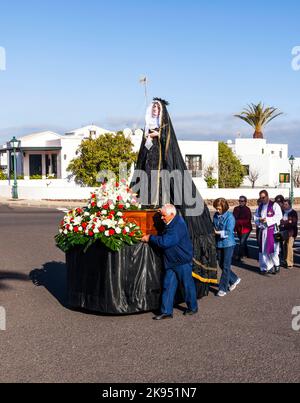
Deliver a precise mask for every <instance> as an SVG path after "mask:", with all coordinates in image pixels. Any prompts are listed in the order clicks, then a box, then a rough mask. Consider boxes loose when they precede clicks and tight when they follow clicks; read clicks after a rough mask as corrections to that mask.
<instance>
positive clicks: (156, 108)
mask: <svg viewBox="0 0 300 403" xmlns="http://www.w3.org/2000/svg"><path fill="white" fill-rule="evenodd" d="M159 116H160V105H159V104H158V103H157V102H156V103H155V104H153V108H152V117H154V118H159Z"/></svg>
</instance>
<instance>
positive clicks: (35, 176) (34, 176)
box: [30, 175, 43, 180]
mask: <svg viewBox="0 0 300 403" xmlns="http://www.w3.org/2000/svg"><path fill="white" fill-rule="evenodd" d="M30 179H31V180H41V179H43V177H42V175H32V176H31V177H30Z"/></svg>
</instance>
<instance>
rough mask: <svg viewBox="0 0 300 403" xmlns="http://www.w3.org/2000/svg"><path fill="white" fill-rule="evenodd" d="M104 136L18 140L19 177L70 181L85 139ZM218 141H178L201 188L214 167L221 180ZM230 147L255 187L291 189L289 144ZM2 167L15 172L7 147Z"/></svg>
mask: <svg viewBox="0 0 300 403" xmlns="http://www.w3.org/2000/svg"><path fill="white" fill-rule="evenodd" d="M105 133H112V132H111V131H110V130H107V129H103V128H100V127H97V126H94V125H91V126H86V127H82V128H80V129H75V130H72V131H70V132H67V133H66V134H64V135H61V134H57V133H54V132H51V131H45V132H41V133H33V134H29V135H26V136H23V137H21V138H19V140H20V141H21V148H20V150H18V155H17V172H18V175H20V176H24V180H25V181H28V180H30V178H34V179H38V178H40V179H49V178H52V177H54V178H57V179H62V180H67V178H68V176H69V175H70V173H69V172H68V171H67V168H68V166H69V164H70V162H71V161H72V160H73V159H74V158H76V153H77V150H78V148H79V146H80V144H81V142H82V141H83V140H84V139H88V138H93V139H95V138H98V137H99V136H101V135H103V134H105ZM131 140H132V142H133V144H134V150H135V151H136V152H137V151H139V149H140V145H141V142H142V134H141V135H140V136H137V135H133V136H132V137H131ZM218 144H219V143H218V142H217V141H179V146H180V149H181V152H182V156H183V158H184V160H185V162H186V165H187V167H188V169H189V171H190V172H191V174H192V176H193V179H194V181H195V183H196V185H197V187H198V188H199V189H205V188H207V184H206V182H205V177H204V173H205V171H207V169H208V168H211V177H212V178H213V179H218V174H219V172H218V159H219V157H218ZM228 146H229V147H230V148H231V149H232V150H233V152H234V153H235V154H236V155H237V156H238V158H239V159H240V160H241V162H242V164H243V165H244V166H245V167H246V169H247V171H248V173H249V174H250V175H251V174H256V175H257V176H258V178H257V181H256V183H255V187H260V188H265V187H268V188H270V187H271V188H278V187H282V188H284V187H287V188H288V187H289V186H290V184H289V183H286V184H281V183H280V182H281V179H282V178H288V176H289V175H290V172H291V167H290V163H289V154H288V145H287V144H268V143H267V140H265V139H263V140H261V139H252V138H251V139H250V138H249V139H236V141H235V143H233V142H231V141H229V142H228ZM0 167H2V169H5V170H6V172H9V171H12V170H13V158H12V152H11V150H10V149H9V148H8V147H7V145H6V144H5V145H4V146H3V147H2V149H1V148H0ZM299 167H300V159H296V160H295V169H297V168H299ZM243 186H244V187H251V186H252V184H251V182H250V180H249V178H247V177H246V178H245V180H244V183H243Z"/></svg>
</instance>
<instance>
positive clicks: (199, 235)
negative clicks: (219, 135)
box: [131, 98, 217, 295]
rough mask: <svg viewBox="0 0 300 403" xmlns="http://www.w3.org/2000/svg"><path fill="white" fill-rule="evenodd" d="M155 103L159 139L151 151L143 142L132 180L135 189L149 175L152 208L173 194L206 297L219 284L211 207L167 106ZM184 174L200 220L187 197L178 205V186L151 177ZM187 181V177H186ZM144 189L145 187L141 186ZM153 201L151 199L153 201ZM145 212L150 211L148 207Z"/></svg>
mask: <svg viewBox="0 0 300 403" xmlns="http://www.w3.org/2000/svg"><path fill="white" fill-rule="evenodd" d="M154 102H158V103H159V105H160V109H161V113H162V118H161V127H160V132H159V133H160V135H159V137H158V138H154V139H153V147H152V148H151V149H150V150H148V149H147V148H146V147H145V143H146V138H144V139H143V141H142V144H141V149H140V152H139V156H138V161H137V165H136V171H135V174H134V177H133V180H132V184H131V186H132V187H134V186H135V185H138V184H140V181H141V179H140V177H139V173H138V172H139V171H144V172H146V174H147V176H148V177H149V179H148V193H149V195H150V194H151V190H153V188H154V190H153V192H152V194H154V195H155V192H156V191H155V189H159V191H158V192H156V200H155V201H153V200H152V203H151V204H152V207H153V206H154V207H162V205H164V204H165V200H164V196H165V195H166V194H169V195H170V197H169V200H168V202H170V203H171V204H174V205H176V207H177V210H178V212H179V214H181V215H182V216H183V217H184V219H185V220H186V223H187V225H188V228H189V232H190V236H191V239H192V242H193V246H194V258H195V259H194V273H195V274H197V275H198V280H199V281H201V283H202V288H203V292H202V294H203V295H206V294H208V291H209V285H210V284H217V254H216V242H215V233H214V227H213V223H212V220H211V216H210V212H209V210H208V207H207V206H206V205H205V203H204V200H203V199H202V197H201V195H200V193H199V191H198V190H197V188H196V186H195V184H194V182H193V179H192V176H191V175H190V174H189V173H188V169H187V166H186V164H185V161H184V160H183V157H182V154H181V151H180V148H179V144H178V141H177V138H176V134H175V131H174V128H173V125H172V122H171V118H170V115H169V113H168V110H167V105H168V104H167V103H166V101H163V100H161V99H158V98H155V99H154ZM153 170H154V171H162V170H165V171H168V172H174V171H176V170H177V171H180V172H181V173H182V174H183V173H185V183H184V184H183V181H182V183H180V184H179V186H182V194H183V196H184V189H185V190H186V191H188V192H189V193H188V194H189V195H190V194H192V195H193V198H195V199H197V202H198V204H200V205H202V206H203V208H202V213H201V214H199V215H197V216H189V215H188V214H187V210H188V209H190V208H191V207H193V204H190V205H189V204H187V202H186V200H185V197H183V200H182V204H180V205H178V204H176V203H175V201H176V200H175V197H174V187H175V185H174V182H173V181H171V189H164V188H163V186H164V181H162V180H161V178H159V177H157V179H156V181H154V182H153V180H152V182H151V180H150V176H151V172H152V171H153ZM183 177H184V176H183ZM141 187H143V186H141ZM149 200H151V199H150V197H149ZM143 207H144V208H147V207H149V206H148V205H144V206H143Z"/></svg>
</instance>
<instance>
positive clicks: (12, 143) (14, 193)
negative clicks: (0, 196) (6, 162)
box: [9, 137, 20, 199]
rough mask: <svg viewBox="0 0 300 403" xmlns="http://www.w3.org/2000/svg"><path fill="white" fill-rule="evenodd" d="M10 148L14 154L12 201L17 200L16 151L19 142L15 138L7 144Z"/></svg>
mask: <svg viewBox="0 0 300 403" xmlns="http://www.w3.org/2000/svg"><path fill="white" fill-rule="evenodd" d="M9 145H10V148H12V149H13V152H14V184H13V188H12V197H13V199H18V198H19V196H18V182H17V149H18V148H20V141H19V140H17V139H16V138H15V137H14V138H13V139H12V140H10V142H9Z"/></svg>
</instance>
